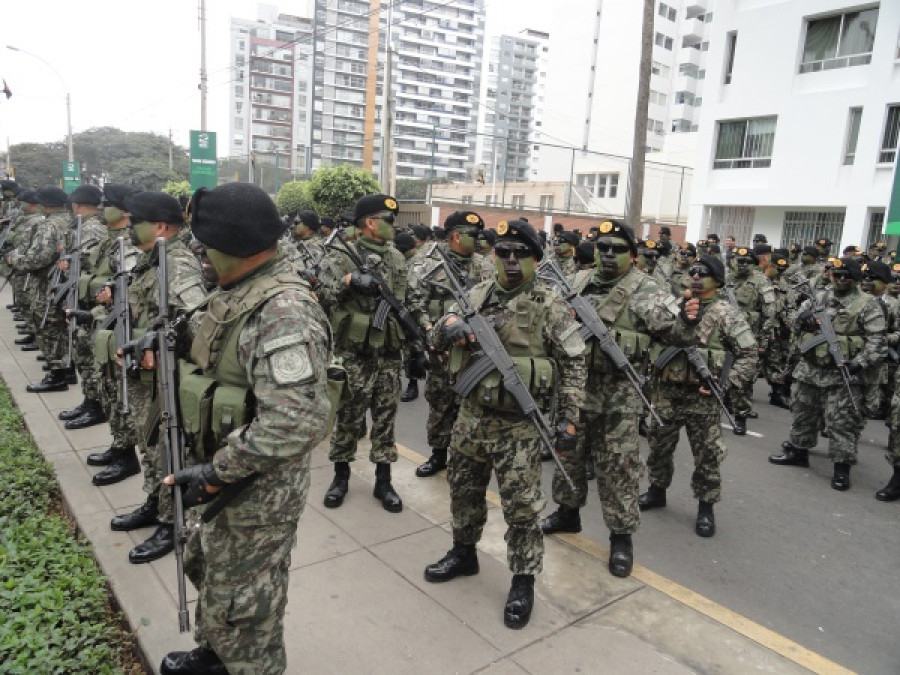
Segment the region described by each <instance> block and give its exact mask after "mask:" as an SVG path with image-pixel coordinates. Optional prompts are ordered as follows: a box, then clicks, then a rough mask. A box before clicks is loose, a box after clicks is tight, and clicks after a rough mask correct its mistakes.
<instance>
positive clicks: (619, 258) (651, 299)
mask: <svg viewBox="0 0 900 675" xmlns="http://www.w3.org/2000/svg"><path fill="white" fill-rule="evenodd" d="M636 257H637V248H636V246H635V242H634V235H633V233H632V232H631V229H630V228H629V227H628V226H627V225H625V224H624V223H622V222H620V221H605V222H603V223H601V224H600V234H599V237H598V239H597V256H596V258H597V266H596V267H595V269H594V270H593V271H590V272H579V273H578V275H577V276H576V277H575V280H574V282H573V284H572V288H573V290H574V291H575V292H577V293H579V294H580V295H584V296H586V297H588V298H589V299H590V301H591V303H592V304H593V305H594V306H595V308H596V310H597V314H598V315H599V316H600V318H601V319H602V320H603V321H604V322H605V323H606V325H607V326H608V328H609V332H610V333H611V334H612V335H613V336H615V339H616V342H617V344H619V347H620V348H621V349H622V352H623V353H624V354H625V356H626V357H628V359H629V361H631V362H632V363H633V364H634V365H635V367H636V370H637V371H638V372H643V369H644V364H645V363H646V359H647V358H648V357H649V353H650V342H651V339H652V337H657V338H659V339H662V338H663V337H664V336H667V335H668V334H669V333H670V331H672V330H673V328H674V327H675V325H676V322H677V320H678V314H679V311H680V308H679V304H678V303H679V301H678V300H676V299H675V298H674V297H672V296H671V295H670V294H669V293H668V292H667V291H666V290H664V289H661V288H660V287H659V286H657V285H656V284H655V283H654V282H653V281H652V280H651V279H650V277H648V276H647V275H646V274H644V273H643V272H641V271H640V270H638V269H637V268H635V267H634V259H635V258H636ZM697 307H699V303H697V302H696V301H695V302H694V303H693V308H694V311H696V308H697ZM586 365H587V369H588V378H587V393H586V397H585V404H584V407H583V415H582V419H581V423H580V425H579V426H580V428H581V432H582V436H581V440H582V443H581V445H580V446H576V448H575V450H574V451H573V452H567V453H565V455H564V463H565V465H566V468H567V469H568V471H569V472H570V475H571V476H572V478H573V481H574V482H575V490H574V491H573V490H572V489H571V488H570V486H569V485H568V483H567V482H566V481H565V480H564V479H563V476H562V472H560V471H559V470H557V471H556V473H555V474H554V476H553V500H554V501H555V502H556V503H558V504H559V509H558V510H557V511H555V512H554V513H552V514H551V515H550V516H548V517H547V518H546V519H545V520H544V522H543V523H542V524H541V528H542V529H543V531H544V533H545V534H551V533H553V532H580V531H581V517H580V515H579V509H580V508H581V507H582V506H584V504H585V501H586V498H587V478H586V476H585V463H586V462H585V459H586V458H592V459H593V464H594V472H595V475H596V476H597V487H598V491H599V493H600V503H601V505H602V507H603V519H604V521H605V522H606V526H607V527H608V528H609V531H610V536H609V539H610V554H609V571H610V572H611V573H612V574H613V575H615V576H617V577H627V576H628V575H630V574H631V569H632V566H633V561H634V551H633V545H632V541H631V535H632V534H634V533H635V532H636V531H637V529H638V527H639V525H640V519H641V517H640V512H639V510H638V503H637V501H638V493H639V481H640V478H641V474H642V473H643V468H644V466H643V463H642V461H641V455H640V436H639V434H638V423H639V419H640V417H641V416H642V415H643V402H642V401H641V398H640V396H639V395H638V393H637V392H636V391H635V389H634V386H633V385H632V383H631V381H630V380H629V379H628V377H627V376H626V374H625V373H624V372H623V371H621V370H620V369H619V368H617V367H616V366H615V365H614V364H613V362H612V361H611V360H610V358H609V357H608V356H607V355H606V353H605V352H604V351H603V350H602V349H601V348H600V346H599V345H598V344H597V341H596V340H589V341H588V348H587V351H586Z"/></svg>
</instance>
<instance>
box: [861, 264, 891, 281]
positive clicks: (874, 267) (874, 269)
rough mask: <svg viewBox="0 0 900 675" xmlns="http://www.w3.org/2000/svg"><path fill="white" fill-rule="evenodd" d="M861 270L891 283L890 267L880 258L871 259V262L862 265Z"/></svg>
mask: <svg viewBox="0 0 900 675" xmlns="http://www.w3.org/2000/svg"><path fill="white" fill-rule="evenodd" d="M863 272H865V273H867V274H868V275H869V276H870V277H873V278H875V279H879V280H881V281H883V282H884V283H886V284H889V283H891V267H890V265H888V264H887V263H883V262H881V261H880V260H873V261H872V262H869V263H866V264H865V265H863Z"/></svg>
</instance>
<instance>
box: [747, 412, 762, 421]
mask: <svg viewBox="0 0 900 675" xmlns="http://www.w3.org/2000/svg"><path fill="white" fill-rule="evenodd" d="M747 417H748V418H749V419H751V420H756V419H759V413H758V412H756V411H755V410H751V411H750V412H748V413H747Z"/></svg>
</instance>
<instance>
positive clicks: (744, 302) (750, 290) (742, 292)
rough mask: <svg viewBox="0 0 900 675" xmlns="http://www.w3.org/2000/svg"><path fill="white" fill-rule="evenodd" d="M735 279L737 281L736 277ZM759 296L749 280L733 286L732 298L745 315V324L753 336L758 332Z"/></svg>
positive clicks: (758, 291)
mask: <svg viewBox="0 0 900 675" xmlns="http://www.w3.org/2000/svg"><path fill="white" fill-rule="evenodd" d="M735 279H736V280H737V279H738V277H735ZM761 295H762V293H761V292H760V290H759V288H758V287H757V286H756V283H754V281H753V280H752V279H751V278H748V279H746V280H743V283H741V284H740V285H738V284H735V286H734V297H735V299H737V302H738V306H739V307H740V308H741V311H742V312H744V314H746V315H747V323H749V324H750V328H752V329H753V333H754V334H755V333H756V332H757V331H759V298H760V296H761Z"/></svg>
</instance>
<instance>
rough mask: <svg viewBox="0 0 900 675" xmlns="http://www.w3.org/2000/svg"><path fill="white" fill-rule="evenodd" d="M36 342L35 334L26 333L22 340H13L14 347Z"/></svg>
mask: <svg viewBox="0 0 900 675" xmlns="http://www.w3.org/2000/svg"><path fill="white" fill-rule="evenodd" d="M32 342H34V333H26V334H25V335H23V336H22V337H20V338H16V339H15V340H13V344H14V345H27V344H31V343H32Z"/></svg>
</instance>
